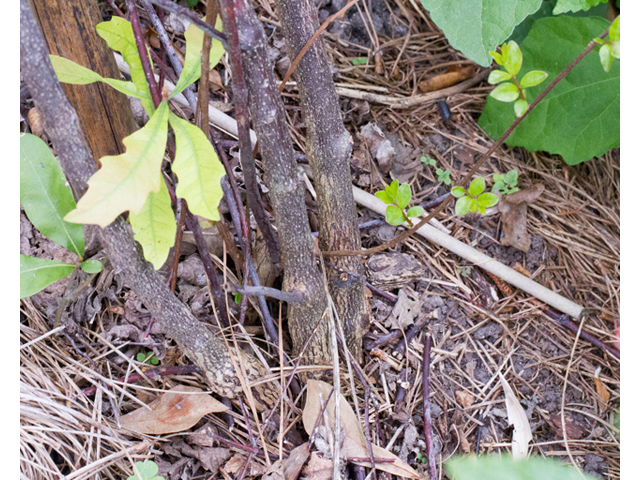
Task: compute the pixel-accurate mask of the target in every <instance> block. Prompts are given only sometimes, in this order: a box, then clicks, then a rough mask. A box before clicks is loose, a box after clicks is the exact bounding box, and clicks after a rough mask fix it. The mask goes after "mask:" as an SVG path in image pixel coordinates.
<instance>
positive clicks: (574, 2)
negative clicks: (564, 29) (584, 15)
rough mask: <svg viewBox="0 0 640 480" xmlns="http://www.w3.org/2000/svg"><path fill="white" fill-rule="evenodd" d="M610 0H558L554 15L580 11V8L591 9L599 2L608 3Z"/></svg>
mask: <svg viewBox="0 0 640 480" xmlns="http://www.w3.org/2000/svg"><path fill="white" fill-rule="evenodd" d="M608 1H609V0H558V3H556V6H555V7H554V9H553V14H554V15H560V14H561V13H566V12H578V11H580V10H585V11H586V10H589V9H590V8H591V7H595V6H596V5H598V4H599V3H607V2H608Z"/></svg>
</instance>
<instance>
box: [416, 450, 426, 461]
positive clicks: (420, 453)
mask: <svg viewBox="0 0 640 480" xmlns="http://www.w3.org/2000/svg"><path fill="white" fill-rule="evenodd" d="M428 460H429V459H428V458H427V456H426V455H423V454H422V452H418V455H416V462H418V463H427V461H428Z"/></svg>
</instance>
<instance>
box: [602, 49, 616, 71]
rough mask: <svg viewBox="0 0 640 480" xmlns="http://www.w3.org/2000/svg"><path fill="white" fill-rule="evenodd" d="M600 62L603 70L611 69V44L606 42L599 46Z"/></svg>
mask: <svg viewBox="0 0 640 480" xmlns="http://www.w3.org/2000/svg"><path fill="white" fill-rule="evenodd" d="M599 55H600V63H601V64H602V68H604V71H605V72H607V73H608V72H609V71H610V70H611V65H612V64H613V60H614V59H613V47H612V46H611V44H609V43H607V44H605V45H603V46H601V47H600V52H599Z"/></svg>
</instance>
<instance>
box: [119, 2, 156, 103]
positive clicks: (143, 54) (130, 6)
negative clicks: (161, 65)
mask: <svg viewBox="0 0 640 480" xmlns="http://www.w3.org/2000/svg"><path fill="white" fill-rule="evenodd" d="M127 13H128V14H129V19H130V20H131V27H132V28H133V36H134V37H135V39H136V47H137V48H138V56H139V57H140V62H142V69H143V70H144V76H145V78H146V79H147V84H148V85H149V91H150V92H151V99H152V100H153V104H154V105H155V106H156V108H158V105H160V102H161V101H162V94H161V93H160V89H159V88H158V84H157V83H156V78H155V77H154V76H153V70H152V69H151V63H149V55H148V54H147V47H146V45H145V43H144V40H143V39H142V30H141V28H140V19H139V18H138V11H137V10H136V3H135V1H134V0H127Z"/></svg>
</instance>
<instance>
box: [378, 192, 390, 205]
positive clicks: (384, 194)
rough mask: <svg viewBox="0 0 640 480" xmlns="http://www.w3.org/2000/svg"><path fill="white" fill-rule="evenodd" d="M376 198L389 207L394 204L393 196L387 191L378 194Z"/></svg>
mask: <svg viewBox="0 0 640 480" xmlns="http://www.w3.org/2000/svg"><path fill="white" fill-rule="evenodd" d="M376 197H378V198H379V199H380V200H382V201H383V202H384V203H386V204H387V205H389V204H391V203H393V198H391V195H389V193H388V192H387V191H386V190H380V191H379V192H376Z"/></svg>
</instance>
